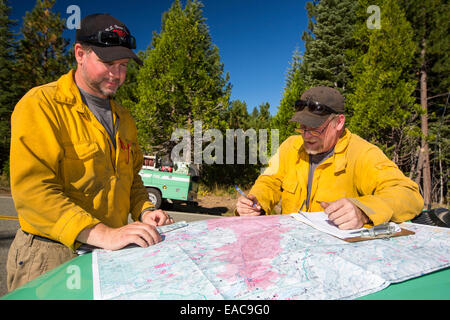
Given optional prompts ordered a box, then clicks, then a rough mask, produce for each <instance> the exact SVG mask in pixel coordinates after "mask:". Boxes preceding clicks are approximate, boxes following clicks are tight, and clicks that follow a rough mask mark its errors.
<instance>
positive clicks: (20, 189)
mask: <svg viewBox="0 0 450 320" xmlns="http://www.w3.org/2000/svg"><path fill="white" fill-rule="evenodd" d="M135 48H136V40H135V39H134V37H133V36H132V35H131V33H130V31H129V30H128V28H127V27H126V26H125V25H124V24H123V23H122V22H120V21H119V20H117V19H116V18H114V17H112V16H110V15H108V14H94V15H90V16H87V17H85V18H84V19H83V20H82V21H81V25H80V29H79V30H77V33H76V43H75V46H74V53H75V58H76V60H77V65H78V66H77V69H76V70H71V71H70V72H69V73H68V74H66V75H63V76H62V77H61V78H59V79H58V80H57V81H55V82H52V83H49V84H46V85H43V86H40V87H36V88H33V89H31V90H30V91H29V92H28V93H27V94H26V95H25V96H24V97H23V98H22V99H21V100H20V101H19V102H18V104H17V105H16V107H15V109H14V112H13V115H12V119H11V126H12V130H11V157H10V164H11V169H10V172H11V193H12V197H13V200H14V204H15V206H16V210H17V212H18V216H19V222H20V229H19V230H18V231H17V234H16V237H15V239H14V241H13V243H12V244H11V248H10V250H9V254H8V261H7V273H8V275H7V286H8V290H10V291H11V290H13V289H15V288H17V287H18V286H20V285H22V284H24V283H26V282H28V281H30V280H32V279H33V278H35V277H37V276H38V275H40V274H42V273H44V272H46V271H48V270H50V269H52V268H54V267H56V266H58V265H60V264H62V263H64V262H66V261H68V260H70V259H72V258H74V257H76V256H77V255H76V253H75V250H76V249H77V248H78V247H79V246H80V245H81V244H83V243H85V244H90V245H93V246H97V247H100V248H105V249H110V250H116V249H120V248H123V247H125V246H127V245H128V244H137V245H139V246H141V247H147V246H149V245H153V244H155V243H157V242H159V241H161V236H160V234H159V233H158V231H157V230H156V226H158V225H162V224H168V223H172V222H173V220H172V219H171V218H170V217H169V216H168V215H167V213H165V212H164V211H161V210H155V211H153V209H154V206H153V204H152V203H151V202H150V201H149V199H148V195H147V192H146V190H145V187H144V185H143V183H142V180H141V177H140V176H139V170H140V169H141V167H142V162H143V156H142V153H141V151H140V148H139V145H138V143H137V129H136V125H135V122H134V120H133V118H132V117H131V115H130V113H129V111H128V110H127V109H125V108H123V107H122V106H120V105H119V104H117V103H116V102H115V101H114V100H113V99H112V96H113V95H114V94H115V92H116V91H117V89H118V88H119V87H120V85H122V83H123V82H124V81H125V77H126V72H127V64H128V62H129V60H130V59H134V60H135V61H136V62H137V63H138V64H142V61H141V60H140V59H139V58H138V57H137V56H136V54H135V53H134V52H133V51H132V49H135ZM129 214H131V217H132V218H133V220H134V221H136V222H135V223H132V224H128V216H129Z"/></svg>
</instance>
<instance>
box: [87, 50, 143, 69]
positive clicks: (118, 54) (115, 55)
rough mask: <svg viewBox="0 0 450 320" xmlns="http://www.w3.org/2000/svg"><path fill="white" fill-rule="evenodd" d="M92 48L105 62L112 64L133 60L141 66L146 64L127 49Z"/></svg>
mask: <svg viewBox="0 0 450 320" xmlns="http://www.w3.org/2000/svg"><path fill="white" fill-rule="evenodd" d="M90 47H91V48H92V50H93V51H94V52H95V54H96V55H97V56H98V57H99V58H100V59H102V60H103V61H105V62H111V61H114V60H120V59H133V60H134V61H136V63H137V64H139V65H140V66H142V65H143V64H144V63H143V62H142V60H141V59H139V58H138V56H137V55H136V54H135V53H134V52H133V51H131V49H128V48H127V47H123V46H114V47H98V46H93V45H90Z"/></svg>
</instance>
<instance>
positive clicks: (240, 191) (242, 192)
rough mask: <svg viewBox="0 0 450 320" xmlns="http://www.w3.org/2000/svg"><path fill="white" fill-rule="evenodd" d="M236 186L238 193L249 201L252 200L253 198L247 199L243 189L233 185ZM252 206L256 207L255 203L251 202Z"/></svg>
mask: <svg viewBox="0 0 450 320" xmlns="http://www.w3.org/2000/svg"><path fill="white" fill-rule="evenodd" d="M234 187H235V188H236V190H237V191H239V193H240V194H242V195H243V196H244V197H245V198H246V199H248V200H250V201H251V202H253V200H251V199H249V198H248V197H247V195H246V194H245V193H244V191H242V190H241V189H239V188H238V187H237V186H234ZM252 207H254V208H256V204H255V203H254V202H253V205H252Z"/></svg>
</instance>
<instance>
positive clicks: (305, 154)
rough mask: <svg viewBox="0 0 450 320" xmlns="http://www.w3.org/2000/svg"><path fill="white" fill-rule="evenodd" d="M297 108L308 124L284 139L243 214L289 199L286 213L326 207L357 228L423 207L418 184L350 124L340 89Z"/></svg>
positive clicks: (341, 223) (324, 90) (321, 90)
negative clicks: (347, 126)
mask: <svg viewBox="0 0 450 320" xmlns="http://www.w3.org/2000/svg"><path fill="white" fill-rule="evenodd" d="M295 107H296V109H297V112H296V113H295V114H294V116H293V117H292V119H291V120H290V121H295V122H299V123H300V128H299V129H297V130H298V131H299V132H300V134H301V135H295V136H291V137H289V138H288V139H287V140H286V141H284V142H283V143H282V144H281V146H280V148H279V149H278V152H277V154H276V155H275V156H273V157H272V159H271V160H270V161H269V167H268V168H267V169H266V170H265V171H264V173H263V174H261V175H260V176H259V177H258V179H257V180H256V182H255V184H254V186H253V187H252V189H251V190H250V192H249V195H248V199H247V198H245V197H240V198H239V199H238V201H237V205H236V212H237V214H239V215H241V216H255V215H260V214H265V213H269V214H270V213H271V212H272V209H273V208H274V206H275V205H276V204H277V203H278V202H279V201H280V200H281V208H282V213H283V214H289V213H293V212H298V211H299V210H303V211H309V212H317V211H325V213H327V214H328V215H329V219H330V220H331V221H333V222H334V223H335V224H336V225H337V226H338V227H339V228H341V229H355V228H360V227H362V226H364V225H366V226H369V225H378V224H381V223H384V222H388V221H393V222H402V221H405V220H409V219H412V218H414V217H415V216H416V215H418V214H419V213H420V212H421V209H422V208H423V198H422V196H421V195H420V193H419V190H418V186H417V184H416V183H414V182H413V181H411V180H410V179H408V178H407V177H405V176H404V174H403V173H402V172H401V171H400V170H399V169H398V167H397V166H396V165H395V163H393V162H392V161H391V160H389V159H388V158H387V157H386V156H385V155H384V153H383V152H382V151H381V150H380V149H379V148H378V147H376V146H374V145H373V144H370V143H369V142H367V141H365V140H364V139H362V138H361V137H359V136H357V135H355V134H352V133H351V132H350V131H349V130H348V129H346V128H345V115H344V98H343V96H342V95H341V94H340V93H339V91H337V90H336V89H333V88H329V87H323V86H319V87H315V88H311V89H309V90H307V91H305V92H304V93H303V95H302V96H301V98H300V100H298V101H297V102H296V104H295ZM249 199H250V200H249Z"/></svg>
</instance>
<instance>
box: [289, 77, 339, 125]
mask: <svg viewBox="0 0 450 320" xmlns="http://www.w3.org/2000/svg"><path fill="white" fill-rule="evenodd" d="M295 108H296V109H297V112H296V113H295V114H294V116H293V117H292V118H291V120H289V121H290V122H299V123H300V124H303V125H305V126H307V127H310V128H317V127H320V125H321V124H322V123H324V122H325V121H326V120H327V119H328V118H329V117H330V116H331V115H333V114H340V113H344V111H345V107H344V97H343V96H342V94H341V93H340V92H339V91H338V90H336V89H334V88H330V87H325V86H318V87H314V88H311V89H308V90H306V91H305V92H304V93H303V94H302V96H301V97H300V100H297V101H296V102H295Z"/></svg>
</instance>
